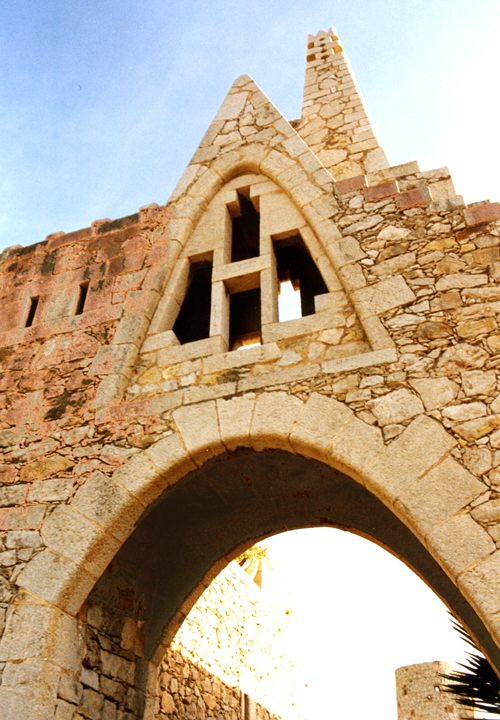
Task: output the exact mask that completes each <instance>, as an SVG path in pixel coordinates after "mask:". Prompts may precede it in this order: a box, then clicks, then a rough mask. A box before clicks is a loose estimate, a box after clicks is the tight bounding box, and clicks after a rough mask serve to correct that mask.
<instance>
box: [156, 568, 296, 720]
mask: <svg viewBox="0 0 500 720" xmlns="http://www.w3.org/2000/svg"><path fill="white" fill-rule="evenodd" d="M290 622H291V618H290V617H289V616H288V615H287V614H286V608H285V607H283V606H281V605H280V604H279V602H277V601H276V600H275V599H274V598H272V597H271V596H269V595H268V593H267V592H266V591H263V590H261V589H260V588H259V587H258V586H257V585H255V583H253V582H252V581H251V580H250V579H249V578H248V576H247V575H246V573H245V572H244V571H243V570H242V569H241V568H240V567H239V565H237V564H236V563H231V565H229V566H228V568H226V570H224V571H223V572H222V573H221V574H220V575H219V576H218V577H217V578H216V580H214V582H213V583H212V584H211V585H210V587H209V588H208V590H206V591H205V592H204V593H203V595H202V596H201V598H200V599H199V600H198V602H197V603H196V605H195V606H194V607H193V609H192V610H191V612H190V613H189V615H188V617H187V619H186V620H185V621H184V623H183V625H182V627H181V629H180V630H179V632H178V633H177V635H176V637H175V639H174V640H173V642H172V644H171V646H170V648H169V649H168V650H167V654H166V655H165V658H164V660H163V662H162V664H161V667H160V671H159V686H160V691H159V693H158V698H159V704H160V713H159V715H158V720H161V719H162V718H163V719H164V718H165V716H166V717H169V718H179V719H182V718H189V719H192V718H201V719H202V720H203V719H204V718H216V719H217V720H227V719H229V720H240V719H241V720H250V719H252V720H255V718H257V719H258V720H274V718H283V719H285V718H286V719H287V720H288V719H290V720H292V719H293V718H300V717H305V716H306V704H305V694H306V685H305V684H304V679H303V677H301V674H300V666H299V664H298V661H297V651H296V648H295V647H294V644H293V633H292V630H291V627H290Z"/></svg>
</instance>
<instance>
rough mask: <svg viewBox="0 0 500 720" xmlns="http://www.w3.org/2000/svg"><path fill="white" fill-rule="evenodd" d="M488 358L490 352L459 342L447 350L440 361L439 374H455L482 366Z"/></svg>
mask: <svg viewBox="0 0 500 720" xmlns="http://www.w3.org/2000/svg"><path fill="white" fill-rule="evenodd" d="M487 359H488V353H487V352H486V351H485V350H483V349H482V348H480V347H477V346H475V345H469V344H468V343H459V344H458V345H454V346H453V347H451V348H449V349H448V350H445V351H444V353H443V355H442V356H441V358H440V359H439V361H438V364H437V368H436V372H437V373H438V374H439V375H447V376H455V375H457V374H458V373H459V372H462V371H463V370H468V369H472V368H481V367H483V366H484V364H485V362H486V360H487Z"/></svg>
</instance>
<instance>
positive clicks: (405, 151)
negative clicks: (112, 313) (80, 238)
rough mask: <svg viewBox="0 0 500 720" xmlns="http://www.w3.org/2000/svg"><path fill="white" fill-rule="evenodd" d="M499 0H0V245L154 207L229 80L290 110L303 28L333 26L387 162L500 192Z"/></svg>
mask: <svg viewBox="0 0 500 720" xmlns="http://www.w3.org/2000/svg"><path fill="white" fill-rule="evenodd" d="M499 21H500V4H499V3H498V2H497V0H495V1H493V0H477V1H476V2H475V3H471V2H470V0H467V1H465V0H435V1H434V2H433V3H429V2H428V1H427V0H425V1H424V0H381V1H377V0H337V1H331V2H325V1H323V2H317V0H309V1H308V3H304V2H303V0H301V1H299V0H289V2H287V3H283V2H278V0H266V2H263V1H262V0H247V2H245V3H241V2H236V0H213V1H212V2H204V1H203V0H187V1H186V2H183V3H174V2H169V1H168V0H166V1H165V0H164V1H163V2H158V0H142V1H141V2H138V0H121V1H120V2H118V1H117V0H107V2H103V1H102V0H101V1H98V0H75V1H74V2H72V3H71V4H69V3H67V2H62V1H60V0H53V1H52V2H47V1H45V2H44V1H43V0H41V1H40V2H37V3H33V2H31V1H29V0H17V1H15V0H6V2H5V3H4V6H3V23H2V28H1V29H0V63H1V65H0V67H1V69H2V70H1V74H0V91H1V94H2V98H3V102H2V106H3V112H2V113H1V115H0V130H1V132H0V166H1V168H2V173H1V177H0V192H1V196H2V205H1V210H0V249H1V248H3V247H7V246H9V245H13V244H22V245H29V244H31V243H34V242H38V241H41V240H43V239H44V238H45V236H46V235H47V234H49V233H52V232H57V231H61V230H62V231H65V232H71V231H73V230H77V229H79V228H81V227H86V226H88V225H89V224H90V223H91V222H92V221H93V220H96V219H99V218H104V217H110V218H116V217H122V216H123V215H128V214H131V213H133V212H136V211H137V209H138V208H139V207H140V206H141V205H145V204H148V203H150V202H158V203H159V204H162V203H165V202H166V200H167V199H168V197H169V194H170V192H171V191H172V189H173V188H174V186H175V184H176V182H177V180H178V178H179V176H180V175H181V174H182V171H183V169H184V168H185V166H186V164H187V163H188V161H189V159H190V157H191V155H192V153H193V152H194V150H195V149H196V146H197V144H198V142H199V141H200V139H201V137H202V136H203V134H204V131H205V129H206V127H207V125H208V124H209V123H210V121H211V119H212V118H213V116H214V115H215V113H216V112H217V109H218V106H219V105H220V103H221V102H222V100H223V98H224V96H225V94H226V92H227V90H228V89H229V87H230V86H231V83H232V82H233V80H234V79H235V78H236V77H237V76H238V75H240V74H242V73H248V74H250V75H251V76H252V77H253V78H254V80H255V81H256V82H257V83H258V84H259V85H260V86H261V88H262V89H263V90H264V91H265V92H266V94H267V95H268V96H269V97H270V98H271V99H272V101H273V102H274V103H275V105H277V107H278V108H279V109H280V110H281V112H282V113H283V114H284V115H285V117H287V118H288V119H294V118H296V117H298V116H299V115H300V105H301V94H302V83H303V76H304V69H305V45H306V38H307V34H308V33H309V32H311V33H316V32H317V31H318V30H320V29H324V30H326V29H328V27H329V26H330V25H334V26H336V27H337V29H338V31H339V33H340V37H341V40H342V41H343V43H344V47H345V49H346V52H347V54H348V57H349V59H350V61H351V64H352V66H353V68H354V71H355V73H356V76H357V79H358V82H359V84H360V86H361V89H362V91H363V94H364V96H365V99H366V101H367V104H368V107H369V110H370V111H371V114H372V116H373V118H374V122H375V126H376V128H377V129H378V132H379V135H380V137H381V139H382V142H383V144H384V146H385V148H386V151H387V153H388V156H389V159H390V161H391V163H392V164H398V163H400V162H406V161H409V160H419V162H420V166H421V168H422V169H426V170H428V169H432V168H436V167H440V166H442V165H446V164H447V165H448V166H449V167H450V168H451V170H452V173H453V175H454V178H455V184H456V187H457V191H458V192H459V193H461V194H463V195H464V196H465V199H466V200H467V201H468V202H472V201H476V200H483V199H486V198H490V199H491V200H492V201H494V200H497V199H500V183H499V181H498V178H497V170H496V168H497V166H498V164H499V161H500V150H499V147H498V142H497V134H496V124H497V119H496V118H497V115H498V110H499V107H498V105H499V103H498V100H497V96H498V93H497V92H496V81H497V70H498V66H499V62H498V57H499V52H500V51H499V49H498V48H499V45H498V40H497V30H498V27H499V24H500V23H499Z"/></svg>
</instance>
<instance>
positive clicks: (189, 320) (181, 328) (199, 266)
mask: <svg viewBox="0 0 500 720" xmlns="http://www.w3.org/2000/svg"><path fill="white" fill-rule="evenodd" d="M211 296H212V263H211V262H208V261H203V262H197V263H192V265H191V268H190V270H189V284H188V289H187V292H186V297H185V298H184V302H183V303H182V307H181V309H180V312H179V314H178V316H177V320H176V321H175V324H174V327H173V330H174V333H175V334H176V336H177V339H178V340H179V342H180V343H181V345H184V344H185V343H189V342H195V341H196V340H204V339H205V338H208V337H209V336H210V304H211Z"/></svg>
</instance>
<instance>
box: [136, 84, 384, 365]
mask: <svg viewBox="0 0 500 720" xmlns="http://www.w3.org/2000/svg"><path fill="white" fill-rule="evenodd" d="M242 194H243V196H246V197H247V198H248V199H249V200H250V201H251V202H252V203H253V205H254V206H255V208H256V210H257V211H259V212H260V215H261V237H260V251H259V253H258V255H257V254H256V256H254V257H252V258H247V259H245V260H243V261H241V262H234V258H233V259H232V258H231V251H230V248H231V220H232V218H234V216H237V215H238V214H239V202H240V201H239V200H238V198H240V200H241V199H242V198H241V195H242ZM169 202H170V204H171V205H172V207H173V211H174V215H173V220H172V222H171V225H170V243H171V249H170V251H169V254H170V257H171V259H172V261H173V262H172V266H173V269H172V272H171V275H170V280H169V282H168V285H167V287H166V289H165V292H164V294H163V297H162V299H161V300H160V303H159V305H158V308H157V311H156V313H155V316H154V318H153V320H152V322H151V326H150V328H149V333H148V337H147V339H146V341H145V343H144V345H143V347H142V354H143V355H145V354H146V355H147V354H148V353H154V352H157V351H158V350H161V351H162V363H163V364H164V365H165V364H167V365H168V364H174V363H178V362H181V361H184V360H192V359H193V358H196V357H204V356H205V357H206V356H209V355H213V354H216V355H219V354H221V353H222V354H224V353H227V352H231V350H232V349H233V340H234V331H233V330H232V329H231V324H232V317H234V314H235V312H236V311H235V310H231V305H232V304H234V305H235V307H236V299H237V298H235V297H234V296H235V295H238V294H244V293H246V292H247V293H251V291H257V288H259V289H260V293H261V296H260V300H259V302H261V310H260V315H261V317H262V324H261V325H260V322H259V332H260V333H261V338H262V343H263V346H266V345H269V343H276V342H277V341H280V340H286V341H289V340H290V339H291V338H294V337H297V338H300V337H306V336H307V337H309V340H310V341H311V342H312V343H313V344H314V342H316V341H317V340H318V338H319V336H320V335H321V333H323V335H322V338H323V340H324V341H326V343H327V344H329V347H328V348H327V351H325V352H322V350H321V346H320V344H318V343H317V344H316V345H315V346H313V347H312V349H311V351H310V353H309V359H313V358H314V359H315V360H320V361H331V362H334V363H335V362H337V361H341V360H344V359H345V358H348V357H353V356H356V355H364V354H368V355H370V354H371V353H372V352H373V351H377V350H380V349H381V347H380V345H381V344H382V345H384V349H385V348H387V347H390V346H391V343H390V341H388V340H387V335H386V334H385V333H384V331H383V328H382V327H381V325H380V323H378V325H377V328H376V330H377V331H378V332H376V333H374V332H373V322H370V323H368V332H366V330H365V329H364V328H363V323H362V322H360V319H359V317H358V316H357V314H356V310H355V307H354V306H353V304H352V302H351V301H350V299H349V296H348V295H349V293H348V289H347V292H346V288H345V287H344V285H345V283H343V282H342V276H341V273H338V272H337V270H336V268H335V259H340V263H339V265H340V266H342V264H345V263H346V262H347V263H349V262H352V261H353V260H354V261H355V260H356V259H359V258H358V257H357V256H356V252H355V251H354V256H352V253H353V248H352V243H349V241H348V242H347V244H346V241H345V239H343V238H342V235H341V234H340V233H339V231H338V230H337V228H336V227H335V225H334V223H333V220H332V217H333V216H334V214H335V212H336V210H337V202H336V199H335V196H334V193H333V178H332V177H331V175H330V174H329V173H328V172H327V171H326V170H325V168H324V167H323V166H322V165H321V163H320V161H319V160H318V158H316V157H315V155H314V154H313V153H312V152H311V151H310V149H309V148H308V147H307V145H306V144H305V143H304V141H303V140H302V139H301V138H300V137H299V136H298V134H297V132H296V131H295V129H294V128H293V127H292V125H291V124H290V123H289V122H287V121H286V120H285V119H284V118H283V116H282V115H281V113H280V112H279V111H278V110H277V108H276V107H275V106H274V105H273V104H272V102H271V101H270V100H269V98H267V97H266V95H265V94H264V93H263V92H262V90H261V89H260V88H259V87H258V86H257V85H256V83H255V82H254V81H253V80H252V79H251V78H250V77H249V76H247V75H244V76H241V77H240V78H238V79H237V80H236V81H235V82H234V84H233V86H232V87H231V89H230V91H229V93H228V95H227V96H226V98H225V100H224V102H223V103H222V105H221V107H220V109H219V111H218V113H217V115H216V117H215V119H214V121H213V122H212V123H211V125H210V127H209V128H208V130H207V132H206V134H205V136H204V138H203V139H202V141H201V143H200V146H199V147H198V149H197V150H196V152H195V153H194V155H193V158H192V160H191V162H190V164H189V166H188V167H187V169H186V171H185V173H184V174H183V176H182V178H181V180H180V181H179V183H178V185H177V187H176V189H175V190H174V192H173V194H172V196H171V198H170V201H169ZM294 233H295V235H296V236H297V238H298V240H299V242H302V243H303V245H305V247H306V248H307V250H308V253H309V255H310V256H311V259H312V263H313V264H315V265H316V266H317V267H318V268H319V271H320V273H321V276H322V277H323V279H324V281H325V286H324V287H323V288H322V289H321V291H319V292H318V295H319V296H320V297H318V299H317V300H315V313H314V315H309V316H307V317H302V318H298V319H297V320H293V321H288V322H283V323H280V322H278V316H277V293H278V291H279V283H278V282H277V279H278V276H279V272H280V268H277V267H276V259H275V257H274V253H273V251H272V247H273V243H278V244H279V243H280V242H281V243H282V244H283V243H284V244H286V242H287V237H290V236H294ZM266 243H267V245H266ZM276 247H277V245H276ZM276 247H275V249H276ZM292 250H293V249H292ZM283 254H285V255H286V252H284V253H283ZM174 257H175V260H174ZM204 263H205V264H206V263H211V265H212V285H211V291H210V293H209V294H206V295H205V296H204V301H203V302H204V303H205V304H206V303H210V305H211V313H210V319H209V321H203V322H204V323H205V324H204V330H203V331H202V332H203V333H204V335H201V336H200V337H199V338H198V337H197V336H193V335H190V334H189V333H185V332H184V333H182V329H179V328H177V332H174V326H175V323H176V321H177V318H178V317H179V315H180V314H181V315H182V311H181V307H182V306H183V303H184V309H185V305H186V303H187V304H191V305H193V307H195V306H196V302H201V301H200V298H199V297H198V300H193V299H192V298H190V299H188V300H187V299H186V298H188V295H187V293H188V288H189V287H190V283H191V282H194V279H193V278H194V275H193V273H198V275H197V277H198V278H201V277H202V273H203V268H202V265H203V264H204ZM281 269H283V268H281ZM198 271H199V272H198ZM285 271H286V268H285ZM200 273H201V274H200ZM197 282H198V281H197ZM199 282H200V284H201V280H200V281H199ZM195 296H196V294H195ZM228 296H230V297H228ZM238 307H239V306H238ZM204 310H206V307H205V306H204ZM191 312H193V311H191ZM238 312H241V311H240V310H239V311H238ZM199 315H200V316H201V315H206V312H203V313H199ZM188 316H189V314H187V317H188ZM341 316H342V321H341V320H340V319H339V318H340V317H341ZM198 320H200V324H203V322H202V318H201V317H196V318H195V321H196V322H197V321H198ZM372 320H373V319H372ZM377 322H378V321H377ZM188 325H189V322H188ZM242 327H243V329H244V326H242ZM252 327H253V326H252ZM340 327H342V329H340ZM181 333H182V334H183V335H184V340H182V339H181V342H179V337H178V336H179V335H180V334H181ZM250 334H251V333H250ZM232 336H233V337H232ZM374 337H375V342H374V341H373V338H374ZM186 338H187V341H186ZM335 345H337V346H338V347H335ZM344 345H345V346H344ZM332 346H333V347H332ZM246 352H248V351H246ZM368 362H369V360H368V358H366V359H363V361H362V363H361V364H363V365H364V364H368ZM146 365H147V363H146ZM136 379H137V377H136Z"/></svg>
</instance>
